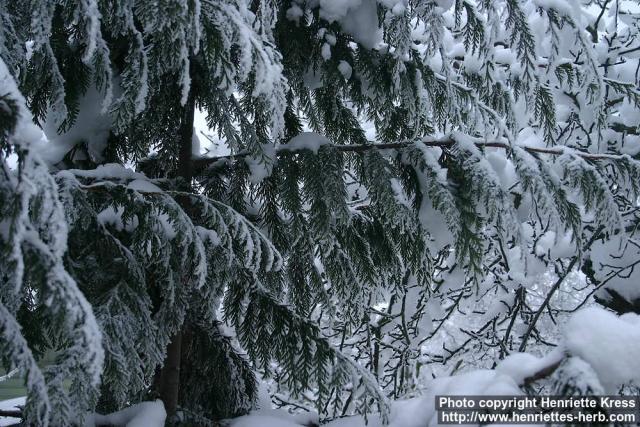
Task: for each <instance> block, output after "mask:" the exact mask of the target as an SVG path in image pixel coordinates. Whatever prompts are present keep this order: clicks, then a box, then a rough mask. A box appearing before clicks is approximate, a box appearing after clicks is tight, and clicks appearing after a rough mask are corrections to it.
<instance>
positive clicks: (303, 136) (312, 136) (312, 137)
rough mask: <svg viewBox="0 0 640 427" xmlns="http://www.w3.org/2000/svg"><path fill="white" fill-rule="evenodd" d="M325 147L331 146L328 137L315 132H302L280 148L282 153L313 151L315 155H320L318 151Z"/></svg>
mask: <svg viewBox="0 0 640 427" xmlns="http://www.w3.org/2000/svg"><path fill="white" fill-rule="evenodd" d="M323 145H331V141H329V140H328V139H327V138H326V137H324V136H322V135H320V134H318V133H315V132H301V133H299V134H298V135H296V136H294V137H293V138H291V139H290V140H289V142H288V143H287V144H284V145H281V146H280V147H278V150H280V151H300V150H311V151H312V152H313V154H318V150H319V149H320V147H322V146H323Z"/></svg>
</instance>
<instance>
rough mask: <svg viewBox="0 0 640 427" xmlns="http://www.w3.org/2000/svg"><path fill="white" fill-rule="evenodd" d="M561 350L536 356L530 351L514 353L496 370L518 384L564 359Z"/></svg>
mask: <svg viewBox="0 0 640 427" xmlns="http://www.w3.org/2000/svg"><path fill="white" fill-rule="evenodd" d="M562 358H563V354H562V351H561V350H557V351H553V352H551V353H549V354H548V355H546V356H545V357H536V356H534V355H532V354H529V353H512V354H510V355H509V356H507V357H505V358H504V359H503V360H502V361H501V362H500V363H499V364H498V366H496V371H497V372H500V373H503V374H505V375H507V376H509V377H511V378H512V379H513V380H514V381H515V382H516V383H517V384H518V385H523V384H524V380H525V379H526V378H529V377H532V376H533V375H535V374H536V373H538V372H540V371H541V370H543V369H544V368H546V367H548V366H552V365H554V364H555V363H558V362H560V360H562Z"/></svg>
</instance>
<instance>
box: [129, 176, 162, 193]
mask: <svg viewBox="0 0 640 427" xmlns="http://www.w3.org/2000/svg"><path fill="white" fill-rule="evenodd" d="M127 188H130V189H132V190H136V191H137V192H139V193H162V190H161V189H160V187H158V186H157V185H155V184H152V183H151V182H149V181H148V180H146V179H134V180H133V181H131V182H130V183H129V184H127Z"/></svg>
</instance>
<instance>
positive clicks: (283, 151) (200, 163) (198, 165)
mask: <svg viewBox="0 0 640 427" xmlns="http://www.w3.org/2000/svg"><path fill="white" fill-rule="evenodd" d="M416 142H421V143H422V144H424V145H425V146H427V147H440V148H451V147H453V146H454V145H455V144H456V143H457V141H456V140H455V139H454V138H453V137H446V138H442V139H431V138H425V139H422V140H417V141H410V140H407V141H398V142H389V143H381V144H376V143H369V144H352V145H338V144H325V145H322V146H321V147H331V148H333V149H334V150H337V151H339V152H343V153H364V152H367V151H369V150H401V149H403V148H406V147H408V146H410V145H412V144H414V143H416ZM474 144H475V145H476V147H478V148H500V149H504V150H511V149H512V148H514V146H513V145H511V144H509V143H507V142H502V141H482V140H479V139H478V140H477V141H475V142H474ZM515 147H519V148H521V149H523V150H524V151H526V152H528V153H530V154H534V155H536V154H548V155H552V156H560V155H562V154H569V153H571V154H574V155H576V156H579V157H582V158H584V159H587V160H603V159H618V158H621V156H618V155H612V154H593V153H585V152H582V151H576V150H573V149H570V148H564V147H556V148H545V147H532V146H526V145H517V146H515ZM303 150H310V149H309V148H299V149H292V148H291V147H287V146H286V145H283V146H280V147H279V148H277V149H276V155H277V156H284V155H290V154H295V153H297V152H299V151H303ZM250 154H251V153H250V152H248V151H241V152H239V153H236V154H229V155H226V156H217V157H199V158H194V159H193V160H192V161H193V170H194V172H200V171H202V170H203V169H205V168H206V167H208V166H210V165H213V164H215V163H218V162H225V161H228V160H238V159H242V158H245V157H248V156H249V155H250Z"/></svg>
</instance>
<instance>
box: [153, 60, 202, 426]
mask: <svg viewBox="0 0 640 427" xmlns="http://www.w3.org/2000/svg"><path fill="white" fill-rule="evenodd" d="M193 62H194V61H193V60H191V64H190V65H191V67H190V70H191V73H190V74H191V79H192V80H191V89H190V91H189V97H188V98H187V102H186V104H185V105H184V107H183V110H182V111H183V112H182V119H181V121H180V129H179V136H180V140H179V143H180V145H179V147H178V166H177V170H176V177H177V178H182V182H181V183H180V184H181V186H183V187H184V188H182V190H184V191H187V192H189V191H191V189H192V187H191V180H192V179H193V168H192V139H193V118H194V114H195V87H194V86H195V84H194V79H193V75H194V73H193V68H194V64H193ZM186 203H188V200H187V201H186ZM182 207H183V209H185V210H187V211H188V206H182ZM185 281H186V280H185ZM183 331H184V325H183V326H182V328H181V329H180V330H179V331H178V332H177V333H176V334H175V335H174V336H173V337H172V338H171V342H170V343H169V345H168V346H167V357H166V359H165V361H164V366H163V367H162V371H161V373H160V389H159V394H160V398H161V399H162V402H163V403H164V407H165V410H166V411H167V422H168V423H169V424H171V423H172V420H173V419H174V418H175V416H176V410H177V408H178V403H179V397H180V365H181V355H182V340H183V333H184V332H183Z"/></svg>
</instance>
